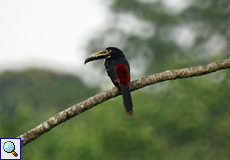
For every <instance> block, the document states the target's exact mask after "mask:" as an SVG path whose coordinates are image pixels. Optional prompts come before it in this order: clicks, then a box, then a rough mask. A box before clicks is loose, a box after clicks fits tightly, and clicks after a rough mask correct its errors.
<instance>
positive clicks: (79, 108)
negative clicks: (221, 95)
mask: <svg viewBox="0 0 230 160" xmlns="http://www.w3.org/2000/svg"><path fill="white" fill-rule="evenodd" d="M227 68H230V59H226V60H223V61H218V62H214V63H210V64H208V65H204V66H198V67H191V68H183V69H175V70H168V71H165V72H162V73H157V74H154V75H151V76H148V77H146V78H141V79H138V80H136V81H133V82H132V83H131V86H130V89H131V91H134V90H137V89H140V88H143V87H145V86H148V85H152V84H155V83H158V82H162V81H167V80H172V79H177V78H189V77H193V76H202V75H205V74H208V73H212V72H216V71H219V70H222V69H227ZM118 95H119V91H118V89H117V88H116V87H113V88H111V89H109V90H107V91H104V92H102V93H99V94H97V95H95V96H93V97H91V98H89V99H87V100H85V101H82V102H80V103H78V104H76V105H74V106H72V107H70V108H67V109H66V110H64V111H62V112H59V113H58V114H56V115H55V116H53V117H51V118H50V119H48V120H47V121H45V122H43V123H42V124H40V125H39V126H37V127H35V128H33V129H31V130H29V131H28V132H26V133H24V134H22V135H20V136H19V137H17V138H21V147H23V146H24V145H26V144H27V143H29V142H31V141H33V140H34V139H36V138H38V137H39V136H41V135H42V134H44V133H46V132H48V131H49V130H51V129H52V128H54V127H55V126H57V125H59V124H61V123H63V122H65V121H66V120H68V119H70V118H72V117H74V116H77V115H78V114H81V113H82V112H84V111H86V110H88V109H90V108H92V107H94V106H96V105H98V104H100V103H102V102H104V101H106V100H108V99H110V98H114V97H116V96H118Z"/></svg>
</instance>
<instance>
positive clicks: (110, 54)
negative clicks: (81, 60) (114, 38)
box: [85, 47, 124, 64]
mask: <svg viewBox="0 0 230 160" xmlns="http://www.w3.org/2000/svg"><path fill="white" fill-rule="evenodd" d="M120 56H124V53H123V52H122V51H121V50H120V49H118V48H116V47H108V48H106V49H105V50H103V51H99V52H96V53H94V54H91V55H90V56H89V57H87V58H86V59H85V64H86V63H88V62H90V61H94V60H97V59H103V58H111V59H114V58H118V57H120Z"/></svg>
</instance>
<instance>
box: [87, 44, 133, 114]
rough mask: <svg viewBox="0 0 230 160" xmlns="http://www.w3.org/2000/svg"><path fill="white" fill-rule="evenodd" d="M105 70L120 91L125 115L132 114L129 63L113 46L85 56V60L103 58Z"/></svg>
mask: <svg viewBox="0 0 230 160" xmlns="http://www.w3.org/2000/svg"><path fill="white" fill-rule="evenodd" d="M103 58H105V60H104V65H105V70H106V72H107V74H108V76H109V77H110V79H111V80H112V82H113V84H114V85H115V86H116V87H117V88H118V89H119V90H120V91H121V94H122V98H123V104H124V108H125V115H126V117H128V116H131V117H132V116H133V103H132V98H131V94H130V90H129V83H130V68H129V63H128V61H127V60H126V58H125V55H124V53H123V52H122V51H121V50H120V49H118V48H115V47H108V48H106V49H105V50H103V51H99V52H97V53H94V54H92V55H90V56H89V57H87V58H86V60H85V64H86V63H87V62H90V61H93V60H97V59H103Z"/></svg>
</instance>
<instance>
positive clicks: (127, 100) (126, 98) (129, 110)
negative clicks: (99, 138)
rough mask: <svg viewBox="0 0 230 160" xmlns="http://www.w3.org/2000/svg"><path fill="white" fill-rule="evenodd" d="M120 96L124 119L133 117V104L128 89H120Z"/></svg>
mask: <svg viewBox="0 0 230 160" xmlns="http://www.w3.org/2000/svg"><path fill="white" fill-rule="evenodd" d="M121 94H122V98H123V103H124V107H125V115H126V117H129V116H130V117H132V116H133V102H132V98H131V94H130V90H129V87H121Z"/></svg>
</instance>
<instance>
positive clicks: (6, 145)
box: [3, 141, 18, 157]
mask: <svg viewBox="0 0 230 160" xmlns="http://www.w3.org/2000/svg"><path fill="white" fill-rule="evenodd" d="M3 149H4V151H5V152H7V153H12V154H13V155H14V156H15V157H17V156H18V154H17V153H16V152H15V151H14V150H15V145H14V143H13V142H11V141H7V142H5V143H4V145H3Z"/></svg>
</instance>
